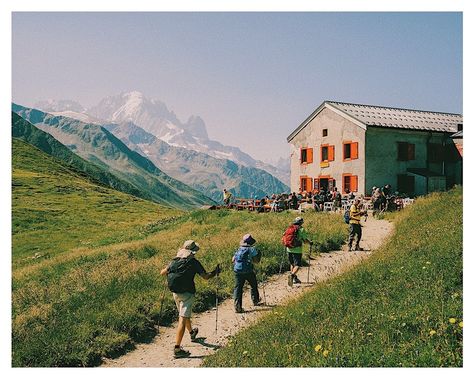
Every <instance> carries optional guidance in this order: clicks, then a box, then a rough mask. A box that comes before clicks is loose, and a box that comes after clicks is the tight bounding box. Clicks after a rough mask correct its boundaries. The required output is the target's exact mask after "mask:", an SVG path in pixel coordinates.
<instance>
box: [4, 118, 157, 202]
mask: <svg viewBox="0 0 474 379" xmlns="http://www.w3.org/2000/svg"><path fill="white" fill-rule="evenodd" d="M12 137H13V138H18V139H21V140H23V141H25V142H27V143H29V144H31V145H33V146H35V147H37V148H38V149H40V150H42V151H43V152H45V153H46V154H49V155H51V156H53V157H55V158H58V159H59V160H61V161H63V162H64V163H66V165H67V166H69V167H70V168H71V169H73V168H74V169H76V170H78V171H77V174H78V175H81V173H83V174H85V175H86V176H87V177H88V178H89V179H91V180H96V181H97V182H98V183H101V184H103V185H105V186H108V187H111V188H113V189H116V190H117V191H120V192H125V193H128V194H130V195H133V196H138V197H141V198H144V199H148V200H151V197H150V196H148V195H147V194H145V193H142V192H141V191H140V190H139V189H138V188H136V187H135V186H133V185H131V184H130V183H128V182H126V181H124V180H121V179H119V178H117V177H116V176H114V175H112V174H111V173H110V172H108V171H105V170H102V169H101V168H99V167H97V166H96V165H94V164H92V163H89V162H87V161H86V160H84V159H82V158H80V157H79V156H78V155H76V154H74V153H73V152H72V151H71V150H69V149H68V148H67V147H66V146H64V145H63V144H62V143H60V142H59V141H58V140H56V139H55V138H54V137H53V136H51V135H50V134H48V133H46V132H43V131H42V130H40V129H38V128H36V127H35V126H34V125H32V124H30V123H29V122H28V121H26V120H25V119H23V118H21V117H20V116H19V115H18V114H16V113H15V112H12ZM32 168H33V167H32Z"/></svg>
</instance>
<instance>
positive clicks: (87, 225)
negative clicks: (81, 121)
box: [12, 134, 180, 268]
mask: <svg viewBox="0 0 474 379" xmlns="http://www.w3.org/2000/svg"><path fill="white" fill-rule="evenodd" d="M38 136H39V137H44V136H41V135H39V134H38ZM12 141H13V157H12V164H13V171H12V213H13V230H12V239H13V241H12V242H13V251H12V256H13V267H14V268H15V267H19V266H25V265H30V264H33V263H37V262H40V261H43V260H44V259H49V258H52V257H54V256H57V255H64V254H68V253H69V252H70V251H71V249H75V248H91V247H94V246H101V245H105V244H110V243H112V242H120V241H124V240H129V239H135V238H137V235H139V231H140V229H141V228H142V227H143V226H144V225H147V224H148V223H150V222H155V221H157V220H159V219H165V218H170V217H175V216H177V215H179V214H180V212H179V211H177V210H174V209H170V208H166V207H163V206H160V205H158V204H156V203H152V202H150V201H145V200H142V199H139V198H137V197H133V196H130V195H128V194H124V193H121V192H117V191H115V190H113V189H110V188H107V187H104V186H102V185H100V184H98V183H97V182H96V181H95V180H92V179H89V178H88V176H87V174H85V173H84V172H80V171H78V170H77V169H76V168H74V167H70V166H68V165H66V164H64V162H62V161H61V160H59V159H56V158H53V157H51V156H49V155H48V154H45V153H44V152H42V151H41V150H39V149H37V148H36V147H34V146H32V145H30V144H28V143H26V142H24V141H22V140H20V139H18V138H13V140H12ZM48 142H50V141H48ZM45 146H52V149H55V151H59V152H61V150H62V149H61V148H60V146H59V147H58V146H56V145H55V144H54V143H53V144H51V145H45ZM56 149H57V150H56ZM73 163H74V161H73ZM79 163H80V162H79Z"/></svg>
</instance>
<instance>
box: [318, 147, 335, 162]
mask: <svg viewBox="0 0 474 379" xmlns="http://www.w3.org/2000/svg"><path fill="white" fill-rule="evenodd" d="M333 160H334V145H321V162H330V161H333Z"/></svg>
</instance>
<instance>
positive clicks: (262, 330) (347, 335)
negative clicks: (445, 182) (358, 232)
mask: <svg viewBox="0 0 474 379" xmlns="http://www.w3.org/2000/svg"><path fill="white" fill-rule="evenodd" d="M395 223H396V225H395V226H396V232H395V233H394V235H393V236H392V238H391V239H390V241H388V243H387V244H386V245H385V246H382V247H381V248H380V249H379V250H378V251H377V252H375V253H374V255H373V256H372V257H371V258H370V259H369V260H368V261H366V262H365V263H363V264H361V265H360V266H358V267H357V268H355V269H354V270H353V271H351V272H349V273H347V274H344V275H342V276H341V277H339V278H337V279H334V280H331V281H329V282H327V283H324V284H320V285H318V286H317V287H316V288H315V289H314V290H313V291H311V292H309V293H307V294H306V295H305V296H303V297H302V298H299V299H297V300H296V301H293V302H292V303H290V304H289V305H288V306H286V307H281V308H276V309H275V312H273V313H272V314H271V315H269V316H267V317H265V318H264V319H262V320H261V321H260V322H259V323H258V324H257V325H255V326H252V327H250V328H248V329H247V330H245V331H243V332H242V333H240V334H238V335H237V336H236V338H235V339H233V340H232V341H231V342H230V343H229V345H228V346H227V347H226V348H224V349H221V350H219V351H218V352H217V354H215V355H214V356H210V357H209V358H207V359H206V361H205V365H207V366H218V367H234V366H239V367H262V366H263V367H279V366H284V367H300V366H304V367H320V366H337V367H340V366H342V367H361V366H363V367H374V366H381V367H400V366H404V367H439V366H443V367H446V366H448V367H450V366H455V367H459V366H462V364H463V352H462V344H463V321H462V320H463V304H462V298H463V287H462V273H463V265H462V190H461V189H460V188H457V189H455V190H453V191H450V192H448V193H441V194H439V193H438V194H433V195H430V196H428V197H427V198H423V199H418V200H417V201H416V203H415V204H414V205H413V206H412V207H410V208H408V209H406V210H405V211H403V212H401V213H400V214H398V216H397V217H396V219H395Z"/></svg>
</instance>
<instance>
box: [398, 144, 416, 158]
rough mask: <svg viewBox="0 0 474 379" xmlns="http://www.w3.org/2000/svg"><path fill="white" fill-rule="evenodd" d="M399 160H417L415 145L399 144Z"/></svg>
mask: <svg viewBox="0 0 474 379" xmlns="http://www.w3.org/2000/svg"><path fill="white" fill-rule="evenodd" d="M397 144H398V160H399V161H412V160H414V159H415V144H413V143H408V142H397Z"/></svg>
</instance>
